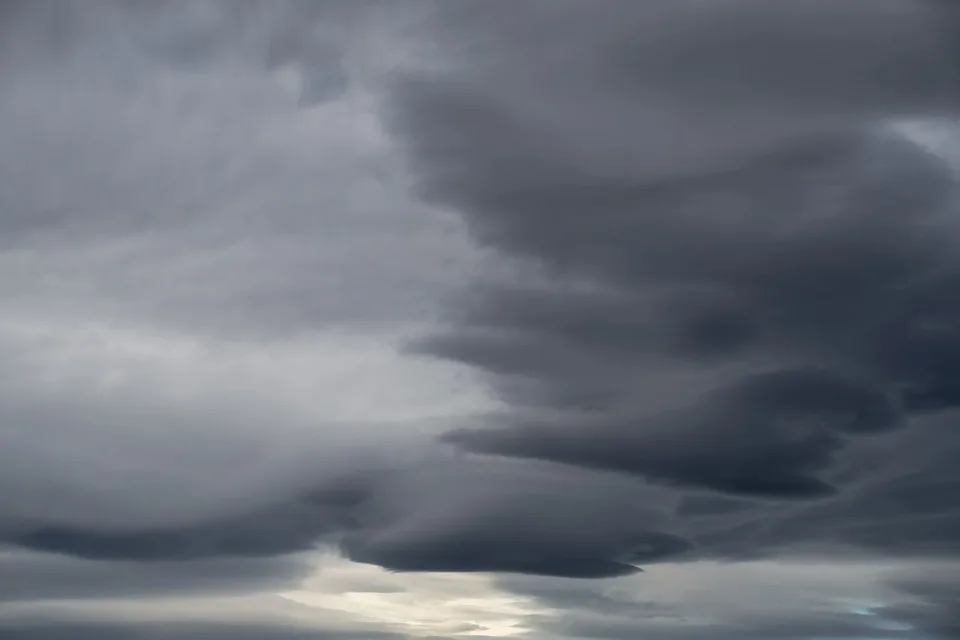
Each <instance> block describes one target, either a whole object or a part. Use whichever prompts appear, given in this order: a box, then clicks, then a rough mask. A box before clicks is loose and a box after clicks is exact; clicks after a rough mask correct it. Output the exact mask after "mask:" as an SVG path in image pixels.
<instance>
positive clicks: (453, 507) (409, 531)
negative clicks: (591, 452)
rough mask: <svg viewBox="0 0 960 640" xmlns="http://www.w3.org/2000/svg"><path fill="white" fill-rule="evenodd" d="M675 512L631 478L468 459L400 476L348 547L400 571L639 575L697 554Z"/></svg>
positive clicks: (363, 512) (350, 553)
mask: <svg viewBox="0 0 960 640" xmlns="http://www.w3.org/2000/svg"><path fill="white" fill-rule="evenodd" d="M671 506H672V504H671V502H670V499H669V497H666V498H665V497H664V496H663V495H662V494H661V493H659V492H657V491H650V490H648V489H647V488H646V487H644V486H643V485H642V484H640V483H635V482H632V481H629V480H628V479H623V478H617V477H608V476H604V475H598V474H591V473H581V472H575V471H574V472H571V471H570V470H567V469H564V468H562V467H558V466H557V465H550V464H537V463H529V464H517V463H515V462H510V461H483V460H470V459H465V460H461V461H459V462H455V463H452V464H451V463H447V464H441V465H438V466H434V467H433V468H427V469H423V470H421V471H416V472H410V473H404V474H401V475H399V476H396V477H393V478H391V480H390V483H389V486H382V487H380V488H379V489H378V490H377V491H376V492H375V493H374V494H373V495H372V497H371V499H370V500H369V501H368V502H367V503H365V504H363V505H361V507H360V508H359V509H358V510H357V511H356V512H355V517H356V518H357V521H358V527H357V529H355V530H353V531H351V532H349V533H348V534H347V535H346V537H345V538H344V539H343V541H342V548H343V550H344V552H345V554H346V555H347V557H348V558H350V559H352V560H356V561H359V562H367V563H373V564H378V565H381V566H383V567H386V568H388V569H391V570H395V571H463V572H477V571H485V572H489V571H502V572H514V573H528V574H540V575H553V576H563V577H580V578H602V577H609V576H616V575H629V574H631V573H636V572H637V571H639V569H638V567H637V565H639V564H644V563H647V562H662V561H667V560H669V559H672V558H676V557H682V556H683V554H684V553H685V552H686V551H688V550H689V548H690V543H689V541H688V540H686V539H684V538H683V537H682V536H680V535H678V534H677V533H676V532H674V531H672V530H671V527H670V523H669V519H668V518H667V517H666V516H667V514H668V512H669V509H670V508H671Z"/></svg>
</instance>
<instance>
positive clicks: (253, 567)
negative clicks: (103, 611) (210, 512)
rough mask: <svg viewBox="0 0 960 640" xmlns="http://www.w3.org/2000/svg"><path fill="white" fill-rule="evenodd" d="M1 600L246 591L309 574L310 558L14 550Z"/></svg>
mask: <svg viewBox="0 0 960 640" xmlns="http://www.w3.org/2000/svg"><path fill="white" fill-rule="evenodd" d="M0 569H2V570H0V602H2V603H10V602H30V601H41V600H82V599H98V598H141V597H149V596H152V597H156V596H162V595H164V594H176V595H178V596H189V595H192V594H204V593H208V592H214V593H221V594H222V593H243V592H250V591H258V590H261V589H265V588H275V589H283V588H287V587H289V586H290V584H291V583H292V582H293V581H295V580H297V579H298V578H303V577H306V576H307V575H308V574H309V573H310V571H311V570H312V566H311V563H310V562H309V561H308V560H307V559H305V558H303V557H297V556H287V557H283V558H266V559H252V560H247V559H240V560H238V559H224V558H217V559H213V560H207V561H197V562H189V563H187V562H169V563H162V562H157V563H153V564H151V565H150V567H149V570H145V567H144V565H143V564H142V563H140V562H135V561H128V562H101V561H99V560H82V559H77V558H73V557H66V556H63V555H56V554H46V553H33V552H24V551H21V550H16V549H13V548H11V549H9V550H6V551H3V552H0Z"/></svg>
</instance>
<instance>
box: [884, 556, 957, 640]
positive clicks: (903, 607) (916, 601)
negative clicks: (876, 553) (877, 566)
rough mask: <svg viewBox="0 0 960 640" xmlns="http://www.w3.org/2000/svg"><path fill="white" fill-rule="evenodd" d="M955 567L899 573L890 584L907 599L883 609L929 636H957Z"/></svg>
mask: <svg viewBox="0 0 960 640" xmlns="http://www.w3.org/2000/svg"><path fill="white" fill-rule="evenodd" d="M957 569H958V567H956V566H945V567H936V568H932V569H930V568H928V569H927V570H924V571H914V572H913V575H906V576H901V577H900V578H898V579H897V580H895V581H894V585H895V586H896V587H897V588H898V589H899V590H900V591H901V592H902V593H903V594H905V595H906V596H908V597H909V598H908V599H907V600H906V601H904V602H902V603H900V604H896V605H891V606H889V607H886V608H885V609H884V610H883V614H884V615H887V616H889V617H892V618H895V619H898V620H903V621H905V622H907V623H909V624H910V625H911V626H913V627H914V628H916V629H918V630H920V631H921V632H922V633H925V634H928V635H929V636H930V637H933V638H944V639H947V640H950V639H953V638H960V587H958V586H957V584H958V583H957Z"/></svg>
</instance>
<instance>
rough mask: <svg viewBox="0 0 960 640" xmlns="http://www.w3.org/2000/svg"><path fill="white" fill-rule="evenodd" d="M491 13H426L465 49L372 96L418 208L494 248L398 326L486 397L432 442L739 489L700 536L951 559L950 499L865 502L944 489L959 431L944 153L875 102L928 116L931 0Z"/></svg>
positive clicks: (941, 81)
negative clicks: (423, 323) (440, 305)
mask: <svg viewBox="0 0 960 640" xmlns="http://www.w3.org/2000/svg"><path fill="white" fill-rule="evenodd" d="M533 4H536V3H533ZM681 5H682V6H681ZM591 6H592V5H591ZM501 10H504V11H505V6H503V5H498V4H493V6H492V8H491V9H490V10H489V12H485V11H477V12H471V11H465V12H464V13H459V12H458V10H457V8H454V9H452V10H451V15H453V17H452V18H448V19H449V22H448V23H444V24H443V27H442V28H444V29H447V30H449V31H450V32H452V33H454V34H460V35H461V36H462V38H463V40H464V41H465V44H463V46H462V47H461V48H460V49H456V48H454V49H452V50H454V51H459V52H461V53H464V55H462V56H460V57H457V56H456V55H454V61H453V62H452V63H451V65H450V67H449V68H446V69H444V70H441V71H440V72H438V73H434V74H431V75H427V74H424V75H423V76H418V77H415V76H407V77H404V78H401V79H399V80H398V81H397V84H396V91H395V93H394V94H393V101H392V102H391V104H390V105H389V109H388V120H389V122H390V124H391V127H392V131H393V132H394V133H395V134H396V135H397V137H398V138H399V139H400V140H401V141H402V142H403V143H404V144H405V148H406V150H407V152H408V154H409V157H410V159H411V164H412V167H413V169H414V171H415V176H416V178H417V180H418V185H419V190H420V193H421V195H422V197H423V198H425V199H426V200H427V201H429V202H431V203H434V204H437V205H440V206H444V207H448V208H452V209H454V210H456V211H457V212H459V213H460V214H461V215H462V216H463V217H464V219H465V221H466V223H467V226H468V228H469V230H470V232H471V234H472V236H473V238H474V239H475V241H476V242H477V244H478V245H480V246H482V247H484V248H486V249H488V250H490V252H491V254H492V255H493V256H497V257H499V258H500V259H501V260H502V261H503V262H504V264H506V265H509V266H508V267H507V268H506V271H508V272H509V274H508V275H507V277H506V278H503V277H498V276H497V275H495V274H494V275H491V277H490V278H488V279H486V280H484V281H483V282H480V283H478V284H476V285H475V286H472V287H470V288H468V289H467V290H466V291H465V292H464V293H463V295H462V296H460V297H459V298H456V299H455V300H454V301H453V304H452V305H451V310H450V317H449V320H450V322H449V324H448V326H447V327H446V328H445V329H443V330H441V331H438V332H435V333H433V334H431V335H428V336H426V337H424V338H423V339H421V340H419V341H418V342H416V343H415V344H413V345H412V349H413V350H414V351H415V352H417V353H422V354H427V355H431V356H435V357H439V358H443V359H447V360H452V361H455V362H458V363H462V364H466V365H468V366H470V367H472V368H473V369H475V370H477V371H479V372H480V373H481V374H482V376H483V379H484V380H485V381H486V382H487V384H488V385H489V387H490V388H491V389H492V390H493V391H494V392H495V393H496V395H497V396H498V397H499V398H500V399H501V400H502V401H503V402H504V403H505V404H506V405H507V406H508V407H509V408H510V410H509V411H508V412H507V414H506V415H505V416H496V417H494V418H493V419H491V422H492V423H494V424H492V425H490V426H484V427H471V428H468V429H459V430H456V431H452V432H451V433H448V434H447V435H445V436H443V438H442V440H443V441H445V442H447V443H450V444H453V445H455V446H456V447H458V448H461V449H463V450H466V451H470V452H474V453H480V454H488V455H491V454H492V455H495V456H506V457H513V458H522V459H536V460H544V461H553V462H559V463H563V464H567V465H571V466H574V467H583V468H591V469H598V470H610V471H617V472H626V473H628V474H631V475H635V476H640V477H642V478H644V479H646V480H649V481H653V482H656V483H660V484H663V485H667V486H671V487H674V488H681V489H685V490H696V491H708V492H713V493H717V494H721V495H727V496H730V497H740V498H750V499H756V498H762V499H763V500H764V501H765V503H761V504H755V505H752V506H748V507H745V508H744V509H743V510H742V511H738V510H735V511H737V512H736V513H734V514H732V515H730V514H728V515H719V514H716V513H715V514H713V516H707V517H702V518H701V517H698V518H692V519H690V520H688V521H687V529H686V530H687V531H688V532H691V531H695V534H694V538H695V539H696V540H697V541H698V542H699V543H701V546H702V549H701V550H702V551H703V552H704V553H707V554H710V553H721V554H722V553H725V552H724V551H723V550H722V545H721V544H719V543H718V541H719V540H721V539H724V537H725V536H728V537H729V538H728V539H735V538H736V537H737V536H738V535H740V536H742V537H741V539H740V543H741V545H742V547H743V548H747V547H750V546H751V544H754V545H757V546H756V547H755V548H754V551H755V552H756V551H761V552H762V550H765V549H766V550H769V549H770V548H773V547H775V546H777V545H778V544H781V543H782V544H786V543H785V542H784V541H786V540H790V544H797V543H798V542H800V538H801V537H802V536H801V535H799V534H796V533H791V531H790V529H791V527H794V526H795V527H796V528H797V530H799V531H805V532H807V533H808V534H810V535H812V536H813V539H814V541H822V542H824V543H830V544H832V543H837V544H847V545H849V544H853V545H855V546H860V547H865V548H867V549H871V550H879V551H881V552H892V551H891V550H892V549H895V548H896V546H897V544H898V541H899V543H900V544H904V543H906V546H907V547H909V548H911V549H913V552H918V553H920V554H921V555H923V554H924V553H925V552H926V553H931V554H934V555H936V554H938V553H951V554H952V553H954V551H955V549H956V547H955V545H953V544H951V542H950V541H951V540H952V539H953V537H954V535H955V529H956V528H955V525H954V523H955V521H956V518H957V514H958V501H957V500H956V498H955V497H954V496H953V495H950V494H948V493H947V492H946V491H937V490H931V491H930V492H929V494H928V495H929V503H930V504H929V505H928V510H929V514H927V515H922V516H921V515H916V516H912V515H905V516H904V517H903V518H898V514H897V513H896V510H895V507H894V502H896V500H893V499H891V500H890V501H887V500H885V499H884V498H883V497H881V496H884V495H890V496H896V495H898V492H899V493H909V492H910V491H911V488H915V489H916V490H917V491H922V488H923V487H924V486H930V487H938V486H948V487H949V486H953V483H954V482H955V481H956V480H957V479H958V476H957V474H956V472H955V471H954V470H953V467H952V465H951V464H950V463H949V462H947V461H946V460H945V459H944V458H942V457H938V456H937V455H936V452H937V451H938V450H940V451H942V450H944V449H953V448H955V447H956V446H957V443H958V442H960V432H958V431H957V430H956V428H955V426H953V425H951V424H949V417H945V416H949V413H950V412H951V411H952V410H954V409H957V408H960V385H958V383H957V380H958V379H960V307H958V305H957V302H956V300H957V296H956V291H957V290H958V289H960V258H958V256H960V225H958V223H957V219H956V215H957V202H958V200H957V188H956V180H955V174H954V168H953V167H951V166H949V165H948V164H947V163H946V162H945V161H944V160H942V159H941V158H939V157H937V156H935V155H933V154H932V153H931V152H929V151H928V150H927V149H925V148H924V147H922V146H920V145H919V144H917V143H915V142H913V141H912V140H911V139H909V138H907V137H905V136H904V135H902V134H901V133H900V132H899V130H897V129H896V128H895V127H891V126H889V124H890V123H889V121H888V119H889V118H891V117H896V116H900V115H910V114H914V115H917V114H920V115H928V114H931V113H934V112H939V113H948V112H949V113H955V112H956V108H957V102H956V98H957V84H956V80H957V65H956V57H955V55H953V51H954V48H955V47H956V43H957V41H958V39H957V37H956V36H957V34H956V33H955V31H953V29H954V28H955V27H956V23H955V20H954V19H955V17H956V16H955V15H954V14H953V13H952V11H953V10H952V9H951V8H949V7H948V6H947V5H946V4H942V3H906V2H897V1H891V2H880V3H876V2H874V3H867V2H852V3H847V4H845V5H844V8H843V10H839V9H837V6H836V4H835V3H831V4H828V3H822V2H811V3H800V2H797V3H780V4H777V5H770V4H762V3H756V2H753V3H751V2H736V1H732V2H719V3H714V4H711V6H710V7H709V8H705V5H703V3H698V4H697V5H696V8H695V7H693V5H692V4H689V3H683V2H679V3H674V4H672V5H667V4H666V3H648V4H644V5H643V6H642V7H641V6H639V5H635V4H628V3H611V4H608V5H605V11H603V12H593V11H592V10H591V8H590V7H588V6H587V4H586V3H578V2H576V1H572V2H561V3H555V4H549V5H548V4H547V3H542V4H536V6H535V7H531V6H530V5H525V8H524V9H519V10H517V14H518V15H517V19H516V22H515V23H509V26H508V23H507V19H506V17H505V14H501V13H498V11H501ZM527 11H529V13H527ZM594 13H597V14H602V15H599V16H598V19H597V20H596V21H594V22H590V21H588V20H586V17H587V16H593V15H594ZM578 17H579V18H580V19H583V21H584V22H585V23H589V24H583V25H582V26H581V24H580V22H578ZM468 18H469V19H468ZM708 18H709V19H708ZM471 20H472V22H471ZM560 24H564V25H567V27H568V28H567V29H564V30H563V31H562V32H561V31H559V30H556V29H555V27H556V26H557V25H560ZM451 25H453V26H451ZM573 25H576V26H575V27H574V26H573ZM840 25H844V26H843V27H841V26H840ZM834 29H837V30H836V31H835V30H834ZM841 30H842V33H841ZM561 33H562V35H561ZM643 34H647V35H648V36H649V37H648V38H644V37H641V36H642V35H643ZM749 34H752V35H754V36H758V37H756V38H751V37H746V36H747V35H749ZM773 34H777V36H776V37H780V36H782V39H781V40H779V41H775V38H774V36H773ZM921 34H924V35H921ZM885 36H893V37H892V38H887V37H885ZM921 41H923V43H921ZM814 43H816V44H814ZM701 45H703V46H702V47H701ZM631 46H632V47H633V48H632V49H631ZM618 47H619V48H618ZM624 47H626V49H625V48H624ZM625 50H632V51H637V52H641V51H642V54H641V53H638V54H637V55H638V56H639V57H640V58H642V59H643V60H644V63H643V64H635V63H630V64H626V63H625V59H624V58H623V57H622V56H623V53H624V51H625ZM844 54H849V57H846V58H845V57H844ZM821 56H826V58H828V59H830V60H832V61H835V62H836V65H833V64H825V63H822V61H823V58H821ZM818 60H819V61H820V62H818ZM888 63H891V64H893V66H889V65H888ZM914 65H916V66H914ZM857 68H859V69H860V70H861V71H863V72H864V73H862V74H861V75H859V76H857V75H855V74H853V73H851V70H853V69H857ZM734 69H736V70H737V73H738V74H742V75H738V76H736V77H734V76H733V75H725V74H727V73H729V74H733V70H734ZM882 69H886V70H888V71H890V73H889V74H885V73H883V72H881V70H882ZM911 69H912V71H911ZM737 78H743V79H747V78H749V82H747V81H745V80H740V81H738V80H737ZM857 91H859V92H861V93H862V94H863V99H862V101H858V100H859V98H858V97H857V96H856V95H855V94H854V92H857ZM778 92H779V93H778ZM665 114H671V117H672V116H676V117H677V118H678V120H677V121H679V122H683V123H684V125H685V126H689V129H686V130H684V129H683V128H682V127H680V126H676V127H673V125H674V124H675V123H676V122H677V121H673V120H671V119H670V117H667V116H665ZM678 114H679V115H678ZM693 114H695V115H696V117H693ZM748 116H749V117H748ZM665 118H666V119H665ZM664 131H666V132H668V133H669V134H672V135H673V136H674V139H671V140H667V139H665V135H664V133H663V132H664ZM658 136H659V137H658ZM929 420H941V422H942V421H947V422H948V424H943V425H942V426H941V427H940V428H937V429H933V430H930V429H927V428H923V429H920V427H918V426H917V425H918V424H919V423H921V422H924V423H926V421H929ZM918 429H920V431H917V430H918ZM901 444H903V446H902V447H901V446H900V445H901ZM924 465H926V466H924ZM917 478H919V480H917ZM912 483H916V484H912ZM943 483H946V484H943ZM871 496H873V497H871ZM817 498H819V499H825V500H820V501H815V500H813V499H817ZM798 500H799V501H800V502H803V501H804V500H806V502H807V503H808V504H807V505H803V504H801V505H797V504H795V503H796V502H797V501H798ZM748 504H749V503H748ZM845 510H848V511H845ZM680 513H681V514H682V513H683V510H682V509H681V511H680ZM928 516H929V517H930V518H934V519H936V522H932V521H929V519H928ZM725 518H726V520H725ZM767 518H770V519H769V520H766V519H767ZM858 518H860V519H861V520H859V521H858V520H857V519H858ZM681 519H683V518H681ZM892 519H897V521H896V523H894V522H892ZM711 520H712V521H711ZM717 523H721V524H720V525H717ZM801 523H807V524H806V525H803V526H801ZM714 526H719V531H720V532H718V531H715V530H712V529H711V527H714ZM886 526H891V527H892V528H891V530H890V532H889V533H888V534H884V533H882V532H883V529H884V528H885V527H886ZM914 536H926V537H925V541H924V542H920V541H919V540H917V541H916V542H917V544H913V545H911V544H910V543H909V540H910V539H911V538H913V537H914ZM808 542H809V541H808ZM922 549H925V550H926V551H925V552H924V551H922Z"/></svg>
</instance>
